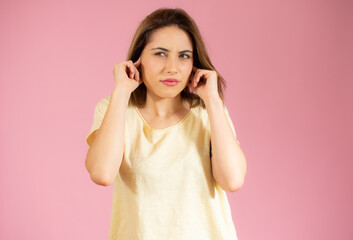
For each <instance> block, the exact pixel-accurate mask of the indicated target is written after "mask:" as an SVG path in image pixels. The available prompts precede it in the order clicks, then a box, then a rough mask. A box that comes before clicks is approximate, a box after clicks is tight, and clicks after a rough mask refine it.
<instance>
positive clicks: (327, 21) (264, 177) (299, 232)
mask: <svg viewBox="0 0 353 240" xmlns="http://www.w3.org/2000/svg"><path fill="white" fill-rule="evenodd" d="M159 7H181V8H184V9H185V10H186V11H187V12H188V13H189V14H190V15H191V16H192V17H193V18H194V19H195V21H196V23H197V24H198V26H199V28H200V31H201V34H202V35H203V38H204V40H205V42H206V47H207V49H208V51H209V54H210V57H211V59H212V61H213V63H214V65H215V67H216V69H217V70H218V71H219V72H220V73H221V74H222V76H223V77H224V78H225V79H226V80H227V82H228V88H227V90H226V92H225V96H226V105H227V107H228V109H229V111H230V115H231V118H232V120H233V123H234V126H235V130H236V132H237V136H238V139H239V141H240V143H241V147H242V149H243V151H244V153H245V155H246V157H247V162H248V173H247V176H246V180H245V185H244V187H243V188H242V189H241V190H239V191H237V192H234V193H228V199H229V201H230V204H231V209H232V215H233V219H234V223H235V227H236V229H237V233H238V237H239V239H240V240H245V239H246V240H259V239H262V240H283V239H285V240H294V239H295V240H297V239H308V240H309V239H310V240H311V239H320V240H326V239H327V240H328V239H330V240H331V239H344V240H350V239H353V230H352V221H353V207H352V203H353V193H352V189H353V177H352V174H351V172H352V169H353V163H352V162H353V157H352V156H353V150H352V149H353V144H352V142H353V141H352V135H353V127H352V123H353V97H352V95H353V93H352V89H353V84H352V82H353V70H352V69H353V57H352V56H353V48H352V42H353V31H352V29H353V27H352V23H353V17H352V16H353V4H352V1H343V0H342V1H339V0H332V1H328V0H326V1H324V0H323V1H313V0H290V1H280V0H268V1H261V0H250V1H239V0H237V1H200V0H196V1H186V0H184V1H165V0H160V1H148V4H147V3H146V2H143V1H140V2H139V1H83V0H80V1H67V0H66V1H56V2H54V1H44V0H43V1H13V0H12V1H9V0H7V1H1V3H0V24H1V25H0V34H1V35H0V43H1V44H0V78H1V82H0V84H1V85H0V107H1V109H0V110H1V117H0V121H1V122H0V131H1V135H0V143H1V144H0V184H1V185H0V187H1V188H0V239H6V240H13V239H43V240H44V239H51V240H52V239H53V240H54V239H107V237H108V231H109V224H110V210H111V204H112V193H113V191H112V190H113V186H109V187H103V186H99V185H95V184H94V183H93V182H92V181H91V180H90V178H89V174H88V172H87V171H86V169H85V164H84V162H85V156H86V153H87V150H88V145H86V142H85V137H86V135H87V134H88V132H89V130H90V128H91V124H92V121H93V111H94V106H95V104H96V103H97V102H98V101H99V100H100V99H101V98H103V97H105V96H107V95H109V94H110V93H111V90H112V88H113V86H114V78H113V74H112V70H113V64H114V63H116V62H120V61H124V60H125V57H126V55H127V50H128V47H129V44H130V42H131V40H132V37H133V34H134V32H135V30H136V28H137V26H138V24H139V23H140V21H142V19H143V18H144V17H145V16H146V15H147V14H149V13H150V12H152V11H153V10H155V9H157V8H159Z"/></svg>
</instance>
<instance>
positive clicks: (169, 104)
mask: <svg viewBox="0 0 353 240" xmlns="http://www.w3.org/2000/svg"><path fill="white" fill-rule="evenodd" d="M143 109H144V111H145V112H148V113H149V114H153V115H154V116H156V117H161V118H165V117H169V116H171V115H173V114H175V113H177V112H179V111H185V109H187V110H189V109H190V104H189V103H187V101H184V100H183V99H182V98H181V96H180V94H178V95H177V96H176V97H174V98H160V97H158V96H152V95H150V94H147V96H146V103H145V105H144V107H143Z"/></svg>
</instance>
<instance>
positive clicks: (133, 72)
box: [113, 57, 143, 93]
mask: <svg viewBox="0 0 353 240" xmlns="http://www.w3.org/2000/svg"><path fill="white" fill-rule="evenodd" d="M140 64H141V57H140V58H139V59H138V60H137V61H136V62H135V63H133V62H132V61H131V60H129V61H124V62H120V63H115V64H114V68H113V74H114V79H115V88H119V89H125V90H126V91H128V92H129V93H132V92H133V91H134V90H135V89H136V88H137V87H138V86H139V85H140V84H141V83H142V82H143V81H142V79H140V73H139V71H138V69H137V68H138V67H139V66H140Z"/></svg>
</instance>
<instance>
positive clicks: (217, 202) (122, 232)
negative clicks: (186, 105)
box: [86, 96, 239, 240]
mask: <svg viewBox="0 0 353 240" xmlns="http://www.w3.org/2000/svg"><path fill="white" fill-rule="evenodd" d="M109 101H110V96H107V97H105V98H103V99H102V100H100V101H99V102H98V104H97V105H96V107H95V111H94V121H93V125H92V128H91V130H90V133H89V135H88V136H87V138H86V142H87V144H89V143H90V141H91V140H92V139H91V137H92V135H91V134H92V133H93V132H94V131H95V130H96V129H98V128H99V127H100V125H101V123H102V121H103V118H104V115H105V112H106V110H107V107H108V104H109ZM224 110H225V113H226V116H227V119H228V121H229V123H230V125H231V128H232V130H233V133H234V135H235V136H236V133H235V130H234V126H233V123H232V120H231V119H230V117H229V114H228V110H227V108H226V107H225V106H224ZM125 122H126V125H125V149H124V157H123V160H122V163H121V167H120V169H119V174H118V175H117V177H116V179H115V181H114V192H113V204H112V211H111V224H110V233H109V240H142V239H143V240H167V239H168V240H237V234H236V230H235V227H234V224H233V220H232V215H231V209H230V206H229V202H228V199H227V195H226V192H225V191H224V190H223V189H222V188H221V187H220V185H219V184H218V183H217V182H216V181H215V180H214V178H213V174H212V169H211V160H210V152H211V148H210V144H211V140H210V123H209V119H208V115H207V110H206V109H202V108H201V107H195V108H192V109H191V110H190V111H189V112H188V114H187V115H186V116H185V117H184V118H183V119H182V120H181V121H179V122H178V123H177V124H175V125H173V126H170V127H167V128H164V129H153V128H151V127H149V126H148V124H147V122H146V121H145V120H144V119H143V117H142V115H141V114H140V112H139V111H138V109H137V108H136V107H130V106H129V107H128V108H127V110H126V121H125ZM238 143H239V141H238Z"/></svg>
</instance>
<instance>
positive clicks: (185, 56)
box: [180, 54, 190, 59]
mask: <svg viewBox="0 0 353 240" xmlns="http://www.w3.org/2000/svg"><path fill="white" fill-rule="evenodd" d="M180 56H182V57H181V58H185V59H187V58H190V56H189V55H187V54H181V55H180Z"/></svg>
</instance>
